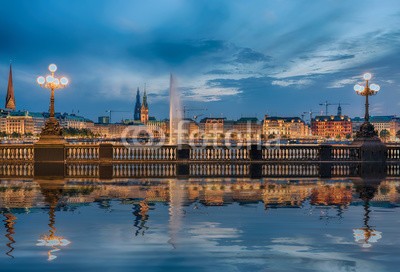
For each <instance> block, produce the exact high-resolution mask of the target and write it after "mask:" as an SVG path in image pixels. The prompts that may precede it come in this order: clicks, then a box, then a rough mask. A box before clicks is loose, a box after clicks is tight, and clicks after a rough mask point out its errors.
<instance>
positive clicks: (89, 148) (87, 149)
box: [65, 145, 99, 161]
mask: <svg viewBox="0 0 400 272" xmlns="http://www.w3.org/2000/svg"><path fill="white" fill-rule="evenodd" d="M65 151H66V159H67V160H69V161H75V160H76V161H86V160H87V161H91V160H98V159H99V146H98V145H67V146H65Z"/></svg>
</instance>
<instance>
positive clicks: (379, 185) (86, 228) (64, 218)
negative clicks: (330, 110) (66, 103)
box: [0, 178, 400, 272]
mask: <svg viewBox="0 0 400 272" xmlns="http://www.w3.org/2000/svg"><path fill="white" fill-rule="evenodd" d="M399 191H400V179H398V178H387V179H382V180H371V179H368V180H363V179H361V178H355V179H336V180H331V179H260V180H250V179H189V180H176V179H153V180H152V179H121V180H108V181H100V180H90V179H88V180H85V179H79V180H74V179H70V180H58V181H43V180H32V179H27V180H15V179H9V180H7V179H4V180H1V181H0V208H1V215H0V216H1V217H2V221H3V222H2V225H1V228H0V234H1V236H0V271H363V272H366V271H374V272H376V271H397V270H398V267H399V265H400V260H399V258H398V254H399V253H400V245H399V241H400V231H399V225H400V224H399V223H400V217H399V214H400V209H399V208H398V207H399V203H400V194H399Z"/></svg>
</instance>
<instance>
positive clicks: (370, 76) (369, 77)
mask: <svg viewBox="0 0 400 272" xmlns="http://www.w3.org/2000/svg"><path fill="white" fill-rule="evenodd" d="M363 78H364V80H370V79H371V78H372V75H371V74H370V73H365V74H364V75H363Z"/></svg>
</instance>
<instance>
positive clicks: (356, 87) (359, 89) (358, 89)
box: [354, 84, 363, 92]
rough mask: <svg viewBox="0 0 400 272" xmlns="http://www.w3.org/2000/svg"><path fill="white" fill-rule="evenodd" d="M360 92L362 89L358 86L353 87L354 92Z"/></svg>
mask: <svg viewBox="0 0 400 272" xmlns="http://www.w3.org/2000/svg"><path fill="white" fill-rule="evenodd" d="M362 90H363V87H362V86H361V85H360V84H356V85H354V91H356V92H361V91H362Z"/></svg>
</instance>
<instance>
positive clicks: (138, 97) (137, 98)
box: [133, 87, 142, 121]
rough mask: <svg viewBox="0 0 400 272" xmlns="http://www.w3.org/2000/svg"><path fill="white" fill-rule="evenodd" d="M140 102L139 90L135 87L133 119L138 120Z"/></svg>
mask: <svg viewBox="0 0 400 272" xmlns="http://www.w3.org/2000/svg"><path fill="white" fill-rule="evenodd" d="M141 107H142V105H141V103H140V92H139V87H138V88H137V92H136V104H135V112H134V116H133V119H134V120H135V121H140V120H141V118H140V111H141Z"/></svg>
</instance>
